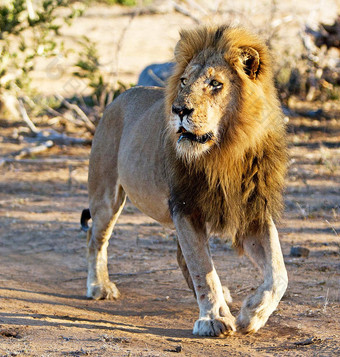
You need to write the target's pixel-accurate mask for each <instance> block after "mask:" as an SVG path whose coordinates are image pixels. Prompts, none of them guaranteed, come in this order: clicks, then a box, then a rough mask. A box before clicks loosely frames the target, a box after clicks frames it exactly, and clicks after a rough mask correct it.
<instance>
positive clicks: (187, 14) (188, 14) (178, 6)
mask: <svg viewBox="0 0 340 357" xmlns="http://www.w3.org/2000/svg"><path fill="white" fill-rule="evenodd" d="M172 3H173V6H174V9H175V10H176V11H177V12H179V13H181V14H183V15H185V16H188V17H190V18H191V19H192V20H194V21H195V23H196V24H198V25H199V24H201V20H200V19H198V18H197V17H196V16H194V15H193V14H192V13H191V12H190V11H188V10H187V9H185V8H184V7H182V6H181V5H179V4H177V2H175V1H172Z"/></svg>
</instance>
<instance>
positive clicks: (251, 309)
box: [237, 219, 288, 333]
mask: <svg viewBox="0 0 340 357" xmlns="http://www.w3.org/2000/svg"><path fill="white" fill-rule="evenodd" d="M242 243H243V249H244V251H245V253H246V254H247V256H248V257H249V258H250V260H251V261H252V262H253V263H254V264H255V265H256V266H258V267H259V268H260V269H261V270H262V273H263V277H264V282H263V283H262V284H261V285H260V286H259V287H258V288H257V289H256V291H255V293H253V294H251V295H249V296H248V297H247V298H246V299H245V300H244V302H243V304H242V308H241V311H240V314H239V316H238V318H237V328H238V330H239V331H241V332H243V333H252V332H256V331H257V330H258V329H260V328H261V327H263V326H264V325H265V323H266V322H267V320H268V318H269V316H270V315H271V314H272V312H273V311H274V310H275V309H276V307H277V305H278V303H279V302H280V300H281V298H282V296H283V294H284V293H285V291H286V289H287V284H288V276H287V271H286V268H285V264H284V261H283V256H282V252H281V246H280V242H279V237H278V233H277V230H276V227H275V225H274V222H273V221H272V219H270V221H269V222H268V226H267V231H266V232H265V233H264V234H263V235H257V236H256V235H249V236H248V237H245V238H244V239H243V242H242Z"/></svg>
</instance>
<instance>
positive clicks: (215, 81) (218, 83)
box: [209, 79, 222, 88]
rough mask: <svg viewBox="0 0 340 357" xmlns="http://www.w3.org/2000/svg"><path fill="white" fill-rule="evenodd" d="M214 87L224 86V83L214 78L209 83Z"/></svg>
mask: <svg viewBox="0 0 340 357" xmlns="http://www.w3.org/2000/svg"><path fill="white" fill-rule="evenodd" d="M209 84H210V85H211V86H212V87H213V88H222V83H221V82H219V81H217V80H216V79H213V80H212V81H211V82H210V83H209Z"/></svg>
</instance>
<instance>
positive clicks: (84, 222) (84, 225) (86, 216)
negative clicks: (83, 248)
mask: <svg viewBox="0 0 340 357" xmlns="http://www.w3.org/2000/svg"><path fill="white" fill-rule="evenodd" d="M90 219H91V212H90V210H89V209H88V208H86V209H83V212H82V213H81V217H80V225H81V229H82V230H83V231H84V232H87V231H88V230H89V229H90V227H89V225H88V222H89V220H90Z"/></svg>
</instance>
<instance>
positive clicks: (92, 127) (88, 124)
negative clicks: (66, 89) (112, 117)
mask: <svg viewBox="0 0 340 357" xmlns="http://www.w3.org/2000/svg"><path fill="white" fill-rule="evenodd" d="M57 98H58V99H59V100H60V101H61V103H62V104H64V105H65V107H67V108H68V109H71V110H74V111H75V112H76V113H77V114H78V115H79V117H80V118H81V120H82V121H83V122H84V124H85V126H86V128H87V129H88V130H89V131H90V132H91V133H92V134H94V132H95V131H96V127H95V125H94V124H93V123H92V121H91V120H90V119H89V118H88V117H87V115H86V114H85V113H84V112H83V111H82V110H81V109H80V108H79V107H78V105H75V104H72V103H70V102H68V101H67V100H66V99H65V98H64V97H63V96H61V95H60V94H57Z"/></svg>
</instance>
